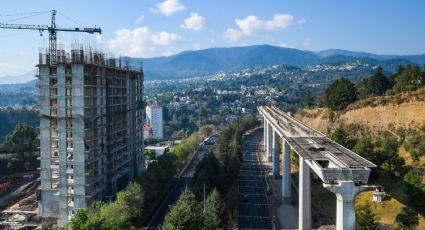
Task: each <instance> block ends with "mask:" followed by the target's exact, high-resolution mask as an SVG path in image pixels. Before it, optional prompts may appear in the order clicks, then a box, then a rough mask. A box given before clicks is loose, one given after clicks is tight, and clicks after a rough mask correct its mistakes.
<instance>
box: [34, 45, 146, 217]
mask: <svg viewBox="0 0 425 230" xmlns="http://www.w3.org/2000/svg"><path fill="white" fill-rule="evenodd" d="M49 56H50V55H49V54H48V52H46V53H43V52H40V58H39V64H38V65H37V67H38V77H39V83H38V84H39V88H40V151H41V154H40V155H41V187H40V196H39V199H40V202H39V212H40V215H41V216H42V217H43V218H44V219H46V220H49V219H50V220H51V221H53V222H56V221H57V223H59V224H65V223H67V222H68V221H69V220H70V219H71V217H72V216H73V214H74V213H75V212H76V211H77V210H78V209H80V208H85V207H87V206H88V205H90V204H91V203H92V201H95V200H105V199H107V200H109V199H110V198H111V197H113V196H114V195H115V194H116V192H117V191H119V190H121V189H122V188H124V187H125V186H126V185H127V183H128V181H129V180H132V179H134V178H135V177H136V176H137V175H139V174H140V173H141V172H142V171H143V169H144V159H143V113H144V108H143V102H142V100H143V78H144V75H143V70H142V68H141V65H140V66H139V67H137V68H136V67H135V66H134V65H133V66H130V65H129V64H128V62H125V63H123V61H121V58H119V59H117V58H109V57H107V55H105V54H104V53H102V52H97V51H92V50H87V49H83V48H82V47H80V46H79V47H73V48H71V49H70V50H69V51H65V50H58V51H57V56H56V62H55V63H54V64H50V63H51V62H50V60H49Z"/></svg>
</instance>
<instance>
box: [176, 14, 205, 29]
mask: <svg viewBox="0 0 425 230" xmlns="http://www.w3.org/2000/svg"><path fill="white" fill-rule="evenodd" d="M205 21H206V20H205V17H203V16H201V15H199V14H198V13H191V14H190V17H188V18H186V19H185V20H184V24H182V25H180V27H181V28H185V29H188V30H203V29H204V28H205Z"/></svg>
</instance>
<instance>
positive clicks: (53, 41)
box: [0, 10, 102, 64]
mask: <svg viewBox="0 0 425 230" xmlns="http://www.w3.org/2000/svg"><path fill="white" fill-rule="evenodd" d="M51 13H52V15H51V24H50V26H48V25H31V24H7V23H1V22H0V28H3V29H21V30H38V31H39V32H40V35H42V33H43V32H44V31H45V30H47V31H48V33H49V55H50V64H56V52H57V48H56V47H57V32H58V31H65V32H83V33H89V34H94V33H99V34H101V33H102V29H100V28H97V27H94V28H78V27H72V28H71V27H69V28H67V27H57V26H56V13H57V11H56V10H52V11H51Z"/></svg>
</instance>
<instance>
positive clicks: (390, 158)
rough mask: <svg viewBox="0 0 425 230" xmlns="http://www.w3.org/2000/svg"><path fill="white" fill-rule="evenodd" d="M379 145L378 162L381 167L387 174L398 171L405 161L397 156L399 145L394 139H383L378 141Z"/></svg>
mask: <svg viewBox="0 0 425 230" xmlns="http://www.w3.org/2000/svg"><path fill="white" fill-rule="evenodd" d="M379 145H380V148H379V150H378V151H379V153H378V154H379V155H380V156H379V157H380V161H379V162H382V167H383V168H384V169H386V170H388V172H389V173H392V172H394V170H400V169H401V167H402V166H403V165H404V164H405V161H404V159H403V158H402V157H400V156H399V155H398V147H399V144H398V142H397V140H396V139H395V138H384V139H382V140H380V141H379Z"/></svg>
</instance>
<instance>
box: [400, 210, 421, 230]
mask: <svg viewBox="0 0 425 230" xmlns="http://www.w3.org/2000/svg"><path fill="white" fill-rule="evenodd" d="M418 224H419V219H418V212H416V211H415V210H413V209H410V208H408V207H403V208H402V209H401V211H400V213H399V214H397V216H396V217H395V229H396V230H414V229H416V226H417V225H418Z"/></svg>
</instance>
